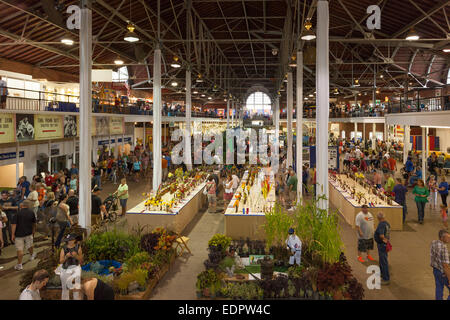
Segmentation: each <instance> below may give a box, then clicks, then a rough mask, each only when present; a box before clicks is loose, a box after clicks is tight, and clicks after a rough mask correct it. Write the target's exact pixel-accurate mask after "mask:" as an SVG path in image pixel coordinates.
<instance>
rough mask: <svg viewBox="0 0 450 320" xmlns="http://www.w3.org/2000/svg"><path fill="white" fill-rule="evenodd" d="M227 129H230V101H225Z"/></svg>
mask: <svg viewBox="0 0 450 320" xmlns="http://www.w3.org/2000/svg"><path fill="white" fill-rule="evenodd" d="M227 129H230V99H227Z"/></svg>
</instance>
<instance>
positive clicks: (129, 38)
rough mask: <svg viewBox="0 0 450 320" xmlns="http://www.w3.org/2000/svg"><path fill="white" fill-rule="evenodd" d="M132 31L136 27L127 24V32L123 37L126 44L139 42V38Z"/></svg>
mask: <svg viewBox="0 0 450 320" xmlns="http://www.w3.org/2000/svg"><path fill="white" fill-rule="evenodd" d="M134 29H136V27H135V26H134V25H133V24H132V23H128V25H127V30H128V31H127V33H125V37H123V40H125V41H128V42H136V41H139V37H138V36H137V34H136V33H135V32H134Z"/></svg>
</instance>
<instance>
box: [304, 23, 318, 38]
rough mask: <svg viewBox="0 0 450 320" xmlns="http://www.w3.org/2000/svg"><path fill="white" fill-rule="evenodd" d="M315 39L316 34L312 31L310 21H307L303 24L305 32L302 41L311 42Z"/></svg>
mask: <svg viewBox="0 0 450 320" xmlns="http://www.w3.org/2000/svg"><path fill="white" fill-rule="evenodd" d="M315 38H316V34H315V33H314V31H313V30H312V23H311V19H307V20H306V23H305V32H304V33H303V35H302V38H301V39H302V40H306V41H311V40H314V39H315Z"/></svg>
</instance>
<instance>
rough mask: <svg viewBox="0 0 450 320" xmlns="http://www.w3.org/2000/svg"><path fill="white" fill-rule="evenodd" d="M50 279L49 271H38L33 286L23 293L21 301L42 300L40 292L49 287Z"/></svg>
mask: <svg viewBox="0 0 450 320" xmlns="http://www.w3.org/2000/svg"><path fill="white" fill-rule="evenodd" d="M49 277H50V276H49V274H48V272H47V270H44V269H41V270H38V271H36V272H35V273H34V274H33V279H32V280H31V284H30V285H29V286H28V287H26V288H25V289H24V290H23V291H22V293H21V294H20V297H19V300H41V295H40V293H39V290H40V289H42V288H43V287H45V286H46V285H47V282H48V279H49Z"/></svg>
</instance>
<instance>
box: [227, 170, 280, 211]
mask: <svg viewBox="0 0 450 320" xmlns="http://www.w3.org/2000/svg"><path fill="white" fill-rule="evenodd" d="M275 200H276V198H275V180H274V174H273V172H272V171H271V170H270V168H259V167H250V168H249V170H247V171H245V173H244V175H243V176H242V179H241V183H240V185H239V187H238V190H237V191H236V193H235V194H234V196H233V198H232V199H231V201H230V204H229V205H228V208H227V210H226V212H225V214H253V215H255V214H261V215H264V214H265V213H266V212H270V211H271V210H272V208H273V206H274V204H275Z"/></svg>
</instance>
